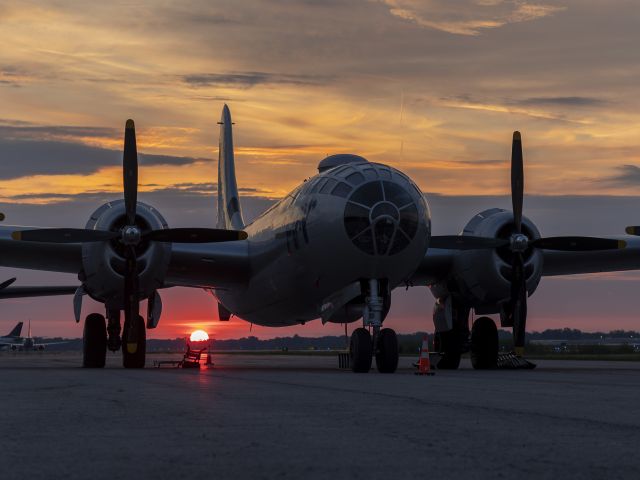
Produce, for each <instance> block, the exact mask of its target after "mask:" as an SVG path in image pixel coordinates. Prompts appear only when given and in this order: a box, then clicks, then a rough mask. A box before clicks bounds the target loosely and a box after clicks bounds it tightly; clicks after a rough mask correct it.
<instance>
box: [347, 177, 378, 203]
mask: <svg viewBox="0 0 640 480" xmlns="http://www.w3.org/2000/svg"><path fill="white" fill-rule="evenodd" d="M383 199H384V197H383V196H382V185H381V184H380V182H370V183H365V184H364V185H362V186H361V187H360V188H358V189H357V190H356V191H355V192H354V194H353V195H351V199H350V200H351V201H352V202H356V203H360V204H362V205H366V206H368V207H372V206H373V205H375V204H376V203H378V202H380V201H381V200H383Z"/></svg>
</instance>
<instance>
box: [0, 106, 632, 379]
mask: <svg viewBox="0 0 640 480" xmlns="http://www.w3.org/2000/svg"><path fill="white" fill-rule="evenodd" d="M232 125H233V124H232V122H231V114H230V112H229V108H228V107H227V106H226V105H225V106H224V108H223V111H222V118H221V121H220V148H219V159H218V189H217V195H218V224H217V227H218V228H217V229H210V228H169V227H168V225H167V222H166V221H165V219H164V218H163V217H162V215H161V214H160V212H159V211H158V210H156V209H155V208H153V207H151V206H149V205H147V204H145V203H142V202H138V201H137V195H138V157H137V149H136V137H135V127H134V123H133V121H132V120H128V121H127V122H126V127H125V134H124V155H123V181H124V200H115V201H111V202H108V203H106V204H104V205H102V206H100V207H99V208H98V209H97V210H96V211H95V212H94V213H93V214H92V215H91V217H90V218H89V220H88V222H87V225H86V228H85V229H79V228H47V229H40V228H36V227H15V226H12V227H0V252H2V255H1V256H0V265H2V266H7V267H13V268H28V269H35V270H47V271H55V272H66V273H73V274H76V275H78V278H79V279H80V282H81V285H80V286H79V287H78V288H77V291H76V293H75V297H74V313H75V318H76V321H79V320H80V313H81V303H82V298H83V296H84V295H85V294H86V295H89V296H90V297H91V298H93V299H94V300H96V301H98V302H102V303H103V304H104V305H105V311H106V320H105V316H103V315H100V314H95V313H94V314H90V315H88V316H87V318H86V320H85V324H84V350H83V365H84V366H85V367H103V366H104V364H105V356H106V350H107V348H109V349H111V350H113V351H116V350H118V349H120V347H121V342H124V346H123V348H122V354H123V365H124V366H125V367H128V368H141V367H143V366H144V363H145V350H146V347H145V338H146V330H145V322H144V320H143V319H142V317H141V316H140V315H139V303H140V301H141V300H144V299H147V300H148V310H147V320H146V328H155V327H156V325H157V324H158V320H159V318H160V314H161V310H162V302H161V300H160V295H159V293H158V291H159V290H161V289H163V288H169V287H174V286H187V287H199V288H203V289H206V290H209V291H211V292H212V293H213V294H214V296H215V297H216V299H217V301H218V310H219V313H220V319H221V320H228V319H229V317H230V316H231V315H235V316H237V317H240V318H242V319H244V320H247V321H249V322H252V323H255V324H258V325H263V326H270V327H281V326H288V325H296V324H304V323H305V322H308V321H310V320H313V319H316V318H320V319H322V322H323V323H324V322H334V323H351V322H356V321H358V320H360V319H362V326H361V327H360V328H357V329H355V330H354V331H353V333H352V335H351V342H350V353H351V360H352V361H351V365H352V369H353V370H354V371H356V372H367V371H369V370H370V368H371V364H372V359H373V358H374V357H375V359H376V364H377V368H378V370H379V371H380V372H394V371H395V370H396V368H397V364H398V342H397V338H396V334H395V332H394V331H393V330H392V329H390V328H382V327H383V322H385V319H386V317H387V314H388V312H389V309H390V307H391V292H392V291H393V290H394V289H395V288H397V287H400V286H407V287H410V286H411V287H416V286H428V287H429V288H430V290H431V293H432V294H433V295H434V297H435V298H436V306H435V309H434V312H433V321H434V325H435V331H436V343H437V348H438V350H439V351H440V352H441V353H442V358H441V360H440V361H439V363H438V367H439V368H450V369H454V368H458V365H459V363H460V356H461V354H462V353H463V352H464V351H468V350H470V352H471V361H472V364H473V366H474V368H477V369H485V368H494V367H495V366H496V364H497V359H498V334H497V327H496V324H495V322H494V320H492V319H491V318H489V317H487V316H484V315H488V314H497V315H499V318H500V322H501V325H502V326H503V327H510V328H513V336H514V347H515V352H516V353H517V354H518V355H523V353H524V345H525V326H526V318H527V297H528V296H530V295H531V294H533V293H534V292H535V290H536V288H537V286H538V283H539V282H540V280H541V278H542V276H546V275H569V274H577V273H591V272H603V271H620V270H634V269H640V239H638V238H636V237H631V236H625V237H624V238H621V237H617V236H615V237H607V238H596V237H551V238H542V237H541V235H540V232H539V231H538V229H537V228H536V226H535V224H534V223H533V222H532V221H531V220H529V219H527V218H526V217H523V214H522V210H523V196H524V173H523V159H522V142H521V138H520V133H519V132H515V133H514V134H513V142H512V150H511V197H512V206H513V211H512V212H510V211H506V210H502V209H498V208H493V209H489V210H485V211H483V212H481V213H479V214H478V215H476V216H475V217H473V218H472V219H471V220H470V221H469V223H468V224H467V225H466V227H465V228H464V230H463V231H462V234H461V235H453V236H439V237H438V236H433V235H431V215H430V211H429V207H428V204H427V201H426V199H425V196H424V195H423V193H422V191H421V190H420V189H419V188H418V186H417V185H416V184H415V183H414V182H413V181H412V180H411V179H410V178H409V177H408V176H407V175H405V174H404V173H402V172H400V171H399V170H397V169H396V168H393V167H390V166H388V165H383V164H379V163H373V162H369V161H367V160H366V159H365V158H363V157H361V156H358V155H351V154H339V155H332V156H329V157H327V158H325V159H323V160H322V161H321V162H320V164H319V165H318V175H316V176H314V177H312V178H311V179H309V180H308V181H305V182H304V183H302V184H301V185H300V186H299V187H297V188H296V189H295V190H293V191H292V192H291V193H290V194H289V195H287V196H286V197H285V198H283V199H282V200H280V201H279V202H277V203H276V204H274V205H273V206H272V207H270V208H269V209H268V210H267V211H266V212H264V213H263V214H262V215H260V216H259V217H258V218H256V219H255V220H254V221H253V222H252V223H250V224H245V222H244V220H243V216H242V210H241V207H240V201H239V195H238V188H237V183H236V175H235V162H234V153H233V138H232ZM627 232H628V233H629V234H640V227H630V228H629V229H628V231H627ZM625 247H626V248H625ZM65 288H68V287H65ZM471 309H474V310H475V312H476V313H477V314H479V315H483V316H481V317H480V318H478V319H477V320H476V321H475V322H474V324H473V326H472V328H471V329H470V328H469V314H470V311H471ZM121 311H124V326H123V328H122V333H121V321H120V312H121Z"/></svg>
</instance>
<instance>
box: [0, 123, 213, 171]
mask: <svg viewBox="0 0 640 480" xmlns="http://www.w3.org/2000/svg"><path fill="white" fill-rule="evenodd" d="M42 128H43V130H38V132H39V133H41V134H44V136H45V137H46V136H47V135H48V134H51V133H52V132H53V133H55V134H60V133H61V132H64V133H69V128H71V131H72V132H73V133H74V134H77V133H78V131H79V130H78V129H77V128H75V127H42ZM79 129H80V130H81V131H83V132H84V133H87V134H89V136H91V134H92V133H96V132H95V131H94V130H92V129H91V128H88V129H84V128H82V127H79ZM18 130H19V129H18ZM98 131H99V132H102V130H100V129H98ZM11 132H13V133H15V132H16V130H11ZM33 133H34V131H33V130H32V129H31V128H28V129H27V130H26V132H25V134H26V136H27V138H28V137H29V135H31V134H33ZM0 136H2V127H0ZM139 158H140V164H141V166H145V165H188V164H191V163H194V162H198V161H203V160H205V159H202V158H192V157H177V156H171V155H150V154H144V153H139ZM121 164H122V151H120V150H109V149H106V148H100V147H93V146H89V145H83V144H79V143H72V142H60V141H50V140H26V139H20V140H12V139H8V140H5V139H0V179H3V180H7V179H14V178H20V177H28V176H32V175H64V174H78V175H86V174H90V173H94V172H97V171H98V170H100V169H101V168H104V167H113V166H118V165H121Z"/></svg>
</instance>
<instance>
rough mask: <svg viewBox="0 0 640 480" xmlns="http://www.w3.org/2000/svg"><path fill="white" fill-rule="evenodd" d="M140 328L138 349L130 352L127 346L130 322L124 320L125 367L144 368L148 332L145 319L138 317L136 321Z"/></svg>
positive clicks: (123, 346)
mask: <svg viewBox="0 0 640 480" xmlns="http://www.w3.org/2000/svg"><path fill="white" fill-rule="evenodd" d="M135 323H136V326H137V328H138V345H137V348H136V351H135V352H133V353H129V350H128V348H127V332H128V331H129V330H128V329H129V323H128V322H127V321H125V322H124V327H123V328H122V366H123V367H124V368H144V364H145V360H146V358H145V357H146V350H147V332H146V328H145V325H144V319H143V318H142V317H138V321H137V322H135Z"/></svg>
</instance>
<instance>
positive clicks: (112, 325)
mask: <svg viewBox="0 0 640 480" xmlns="http://www.w3.org/2000/svg"><path fill="white" fill-rule="evenodd" d="M121 345H122V340H121V339H120V310H117V309H112V308H108V309H107V347H108V348H109V350H111V351H112V352H117V351H118V350H120V346H121Z"/></svg>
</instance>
